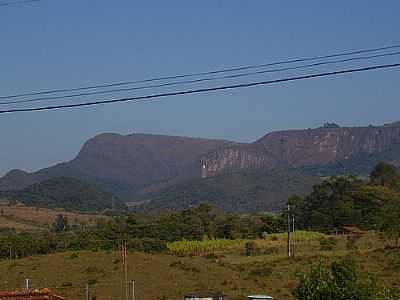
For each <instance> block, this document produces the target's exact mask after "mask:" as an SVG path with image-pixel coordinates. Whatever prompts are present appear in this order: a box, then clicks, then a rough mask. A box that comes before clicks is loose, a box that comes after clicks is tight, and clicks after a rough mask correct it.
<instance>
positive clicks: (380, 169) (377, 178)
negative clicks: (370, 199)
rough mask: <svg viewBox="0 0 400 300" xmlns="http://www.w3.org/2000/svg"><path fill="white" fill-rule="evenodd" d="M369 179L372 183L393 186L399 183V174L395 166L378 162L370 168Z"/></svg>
mask: <svg viewBox="0 0 400 300" xmlns="http://www.w3.org/2000/svg"><path fill="white" fill-rule="evenodd" d="M370 180H371V183H372V184H375V185H382V186H388V187H391V188H394V187H396V186H397V185H398V183H399V175H398V174H397V170H396V167H395V166H393V165H391V164H388V163H385V162H380V163H378V164H377V165H376V166H375V168H374V169H373V170H372V172H371V174H370Z"/></svg>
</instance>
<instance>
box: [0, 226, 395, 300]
mask: <svg viewBox="0 0 400 300" xmlns="http://www.w3.org/2000/svg"><path fill="white" fill-rule="evenodd" d="M334 238H335V240H337V245H336V246H335V248H334V250H331V251H321V250H320V243H319V241H318V240H316V239H312V238H307V239H306V241H301V242H298V241H297V242H296V241H294V243H293V249H292V250H293V253H294V257H293V258H291V259H288V258H286V255H285V241H284V240H282V239H277V240H276V239H269V238H267V239H264V240H257V241H256V244H257V246H258V247H259V248H260V249H261V250H262V251H261V252H260V254H259V255H254V256H246V255H245V254H244V253H245V251H244V246H243V247H242V248H234V249H229V250H226V251H222V252H221V251H218V252H216V254H215V255H206V256H193V257H192V256H178V255H175V254H172V253H170V254H167V253H165V254H145V253H129V256H128V262H129V276H128V277H129V278H130V279H135V280H136V291H137V297H138V299H142V300H147V299H149V300H150V299H151V300H153V299H160V300H161V299H182V295H183V294H185V293H187V292H193V291H201V290H211V291H215V292H223V293H225V294H226V295H227V296H228V297H229V299H233V300H236V299H245V297H246V296H247V295H249V294H255V293H262V294H270V295H272V296H274V297H275V299H281V300H285V299H292V296H291V293H290V291H291V289H293V287H294V286H295V285H296V273H297V272H304V271H308V270H309V268H310V267H311V266H313V265H317V264H318V263H320V262H324V263H330V262H332V261H335V260H339V259H343V258H345V257H352V258H353V259H354V260H355V261H356V262H357V264H358V265H359V268H360V271H361V272H364V271H368V272H371V273H372V275H373V276H374V277H376V278H377V279H378V280H379V281H381V282H383V283H384V284H385V285H387V286H396V287H400V254H399V250H398V249H397V250H390V249H384V246H385V243H384V242H383V241H382V240H381V239H380V237H379V236H378V235H375V234H372V233H371V234H368V235H366V236H364V237H362V238H360V239H359V240H357V242H356V245H355V246H354V245H353V246H352V248H353V249H352V250H348V247H349V245H348V242H347V240H346V237H345V236H336V237H334ZM356 248H358V249H356ZM25 278H30V279H31V282H32V284H33V286H36V287H50V288H51V289H52V290H53V291H56V292H58V293H60V294H63V295H66V296H67V299H70V300H72V299H73V300H75V299H84V292H85V290H84V286H85V284H86V283H87V282H90V283H92V284H93V286H92V287H91V291H92V296H95V297H96V298H93V299H96V300H99V299H118V300H120V299H123V297H122V294H123V268H122V265H121V257H120V254H119V253H118V252H116V251H111V252H87V251H82V252H74V253H72V252H66V253H57V254H52V255H47V256H36V257H29V258H25V259H21V260H15V261H1V262H0V289H1V290H4V289H13V288H16V287H17V288H18V287H19V288H22V287H23V284H24V279H25Z"/></svg>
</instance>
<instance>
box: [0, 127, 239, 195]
mask: <svg viewBox="0 0 400 300" xmlns="http://www.w3.org/2000/svg"><path fill="white" fill-rule="evenodd" d="M231 144H233V143H232V142H227V141H221V140H209V139H197V138H187V137H174V136H162V135H149V134H130V135H125V136H124V135H118V134H101V135H98V136H96V137H94V138H92V139H90V140H88V141H87V142H86V143H85V144H84V145H83V147H82V149H81V151H80V152H79V154H78V155H77V157H76V158H75V159H73V160H72V161H70V162H66V163H60V164H57V165H55V166H53V167H50V168H45V169H42V170H39V171H37V172H34V173H26V172H23V171H21V170H14V171H11V172H9V173H8V174H6V175H5V176H4V177H3V178H1V179H0V190H3V191H4V190H21V189H23V188H26V187H27V186H29V185H31V184H33V183H37V182H41V181H43V180H47V179H50V178H53V177H62V176H64V177H74V178H79V179H82V180H84V181H86V182H90V183H96V184H98V185H100V186H101V187H102V188H104V189H105V190H107V191H110V192H113V193H115V194H116V195H117V196H120V197H122V198H125V199H129V198H130V197H131V196H132V194H134V193H135V192H136V191H137V190H138V189H141V188H142V187H144V186H146V185H148V184H151V183H153V182H156V181H160V180H166V179H171V178H176V177H183V178H190V177H196V176H197V177H199V176H200V169H201V168H200V167H201V164H200V159H199V158H200V156H201V155H204V154H205V153H207V152H208V151H211V150H214V149H216V148H219V147H223V146H227V145H231Z"/></svg>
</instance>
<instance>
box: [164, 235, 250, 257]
mask: <svg viewBox="0 0 400 300" xmlns="http://www.w3.org/2000/svg"><path fill="white" fill-rule="evenodd" d="M245 243H246V240H227V239H210V240H202V241H187V240H183V241H177V242H173V243H169V244H168V245H167V248H168V250H169V251H171V252H172V253H174V254H177V255H203V254H207V253H211V252H216V251H230V250H235V249H242V248H243V247H244V245H245Z"/></svg>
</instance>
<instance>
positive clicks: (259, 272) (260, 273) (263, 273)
mask: <svg viewBox="0 0 400 300" xmlns="http://www.w3.org/2000/svg"><path fill="white" fill-rule="evenodd" d="M271 274H272V267H271V266H270V265H269V264H266V263H261V264H256V265H255V267H254V268H253V269H252V270H251V271H250V276H257V277H267V276H270V275H271Z"/></svg>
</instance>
